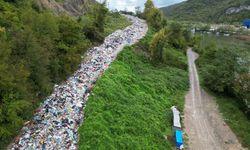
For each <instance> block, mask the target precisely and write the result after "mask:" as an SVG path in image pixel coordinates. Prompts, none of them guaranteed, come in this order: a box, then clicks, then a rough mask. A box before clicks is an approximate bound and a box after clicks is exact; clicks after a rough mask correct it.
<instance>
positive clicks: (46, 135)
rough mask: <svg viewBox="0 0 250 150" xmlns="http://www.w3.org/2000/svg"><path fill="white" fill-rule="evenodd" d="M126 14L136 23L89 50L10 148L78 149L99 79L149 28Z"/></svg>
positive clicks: (30, 149)
mask: <svg viewBox="0 0 250 150" xmlns="http://www.w3.org/2000/svg"><path fill="white" fill-rule="evenodd" d="M126 17H127V18H128V19H129V20H130V21H131V22H132V25H131V26H128V27H127V28H125V29H124V30H118V31H116V32H114V33H112V34H111V35H109V36H108V37H106V38H105V41H104V43H103V44H102V45H100V46H99V47H94V48H91V49H89V50H88V52H87V56H86V58H88V59H86V60H85V61H84V62H83V63H82V64H80V65H79V69H78V70H77V71H76V72H75V73H74V75H72V76H71V77H70V78H68V80H67V81H66V82H65V83H63V84H61V85H56V86H55V89H54V92H53V93H52V95H51V96H49V97H48V98H47V99H46V100H45V101H44V103H43V104H41V106H40V107H39V108H38V109H37V111H36V114H35V115H34V117H33V119H32V120H31V121H29V122H27V123H26V124H25V126H24V127H23V128H22V130H21V133H20V135H19V136H17V137H16V139H15V141H14V143H12V144H11V145H10V147H9V149H12V150H15V149H21V150H23V149H24V150H74V149H77V142H78V133H77V131H78V127H79V125H80V124H81V123H82V122H83V119H84V114H83V112H84V108H85V104H86V101H87V99H88V95H89V93H90V91H91V89H92V88H93V86H94V84H95V82H96V80H97V79H98V78H99V77H100V76H101V75H102V73H103V72H104V71H105V70H106V69H107V68H108V67H109V65H110V64H111V63H112V61H114V60H115V58H116V56H117V54H118V53H119V52H120V51H121V50H122V49H123V47H124V46H126V45H131V44H134V43H135V42H137V41H138V40H139V39H141V38H142V37H143V36H144V35H145V34H146V32H147V30H148V27H147V24H146V22H145V21H144V20H141V19H139V18H136V17H132V16H126Z"/></svg>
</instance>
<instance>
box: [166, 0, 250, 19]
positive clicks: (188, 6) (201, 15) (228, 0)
mask: <svg viewBox="0 0 250 150" xmlns="http://www.w3.org/2000/svg"><path fill="white" fill-rule="evenodd" d="M242 4H247V5H249V2H248V1H247V0H237V1H236V0H219V1H218V0H188V1H185V2H182V3H179V4H176V5H172V6H169V7H165V8H162V10H163V11H164V12H165V14H166V15H167V16H168V17H170V18H172V19H177V20H186V21H199V22H215V23H219V22H229V23H231V22H241V21H242V20H243V19H246V18H249V17H250V13H249V12H250V11H242V12H240V13H236V14H230V15H227V14H225V11H226V10H227V9H228V8H231V7H238V6H240V5H242Z"/></svg>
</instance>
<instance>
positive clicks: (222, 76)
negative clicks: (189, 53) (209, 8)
mask: <svg viewBox="0 0 250 150" xmlns="http://www.w3.org/2000/svg"><path fill="white" fill-rule="evenodd" d="M249 49H250V45H249V44H247V43H244V42H243V41H240V40H237V39H234V38H233V37H218V36H214V35H206V36H203V38H202V40H201V43H200V45H199V48H197V49H196V51H197V52H198V53H199V54H200V57H199V59H198V67H199V72H200V75H201V79H202V84H203V85H204V86H205V87H206V88H207V89H208V90H210V91H212V92H213V93H214V95H215V97H216V99H217V103H218V104H219V109H220V111H221V112H222V114H223V116H224V118H225V121H226V122H227V123H228V125H229V126H230V127H231V128H232V130H233V131H234V132H235V134H236V135H237V136H238V137H239V138H240V140H241V141H242V144H243V145H244V146H246V147H248V148H249V147H250V128H249V126H250V120H249V119H250V101H249V100H250V74H249V67H250V51H249Z"/></svg>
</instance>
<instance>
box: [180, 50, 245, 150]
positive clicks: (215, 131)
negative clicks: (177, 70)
mask: <svg viewBox="0 0 250 150" xmlns="http://www.w3.org/2000/svg"><path fill="white" fill-rule="evenodd" d="M187 55H188V63H189V64H188V65H189V79H190V91H189V93H188V94H187V95H186V103H185V110H184V125H185V129H184V133H185V134H187V135H188V146H186V147H187V149H191V150H241V149H243V148H242V146H241V144H240V143H239V141H238V140H237V138H236V136H235V135H234V133H233V132H232V131H231V129H230V128H229V127H228V126H227V125H226V123H225V122H224V120H223V118H222V116H221V114H220V113H219V111H218V108H217V105H216V103H215V101H214V100H213V97H211V96H209V95H208V94H207V93H206V92H205V91H204V90H202V89H201V88H200V85H199V78H198V73H197V69H196V65H195V60H196V59H197V58H198V55H197V54H196V53H195V52H193V51H192V49H189V50H188V52H187Z"/></svg>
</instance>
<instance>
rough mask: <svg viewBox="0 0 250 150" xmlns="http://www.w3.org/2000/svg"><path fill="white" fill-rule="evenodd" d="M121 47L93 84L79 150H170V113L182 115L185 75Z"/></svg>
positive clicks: (133, 49)
mask: <svg viewBox="0 0 250 150" xmlns="http://www.w3.org/2000/svg"><path fill="white" fill-rule="evenodd" d="M138 47H140V44H138V45H135V46H133V47H127V48H125V49H124V50H123V52H122V53H121V54H119V56H118V58H117V60H116V61H115V62H114V63H113V64H112V66H111V67H110V68H109V69H108V70H107V71H106V72H105V74H104V75H103V76H102V78H101V79H99V80H98V82H97V84H96V86H95V88H94V90H93V91H92V94H91V96H90V98H89V100H88V103H87V107H86V109H85V121H84V124H83V125H82V126H81V127H80V130H79V134H80V141H79V149H124V150H125V149H172V147H173V145H171V142H170V139H169V137H171V136H172V113H171V110H170V107H171V106H173V105H176V106H177V107H178V108H180V109H183V105H184V96H185V93H186V92H185V91H187V90H188V73H187V71H186V70H183V69H179V68H176V67H172V66H169V65H167V64H161V65H154V64H152V62H151V61H150V60H149V59H148V58H147V57H145V56H144V55H143V54H142V53H141V52H140V51H138Z"/></svg>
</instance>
